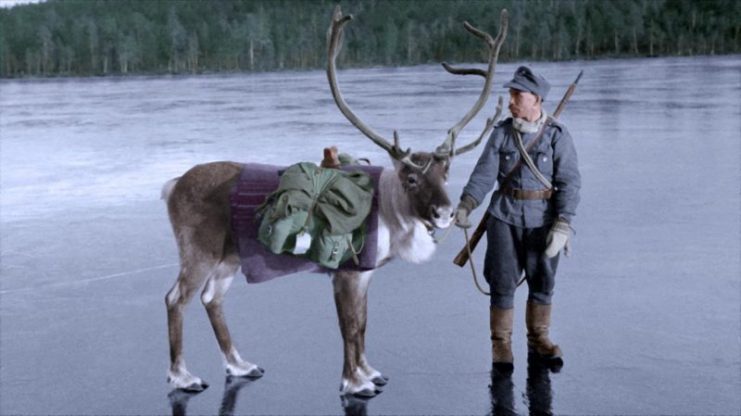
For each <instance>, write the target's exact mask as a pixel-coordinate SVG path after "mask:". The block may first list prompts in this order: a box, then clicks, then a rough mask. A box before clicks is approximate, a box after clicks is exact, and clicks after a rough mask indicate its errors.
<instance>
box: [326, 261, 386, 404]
mask: <svg viewBox="0 0 741 416" xmlns="http://www.w3.org/2000/svg"><path fill="white" fill-rule="evenodd" d="M369 281H370V273H369V272H366V273H358V272H345V271H340V272H337V273H335V275H334V277H333V279H332V285H333V286H334V300H335V305H336V306H337V317H338V319H339V323H340V332H341V333H342V341H343V344H344V362H343V366H342V383H341V384H340V391H341V392H342V394H354V395H356V396H363V397H373V396H375V395H376V393H377V390H376V385H375V384H374V383H373V381H372V379H371V377H369V374H367V373H366V368H367V369H370V370H371V371H373V372H375V373H378V372H377V371H375V370H372V369H371V368H370V366H368V365H367V364H366V363H365V357H364V354H363V351H364V345H363V338H364V334H363V333H364V332H365V316H366V313H367V297H366V294H367V291H368V282H369ZM378 375H380V373H378Z"/></svg>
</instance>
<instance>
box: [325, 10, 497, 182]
mask: <svg viewBox="0 0 741 416" xmlns="http://www.w3.org/2000/svg"><path fill="white" fill-rule="evenodd" d="M352 18H353V17H352V15H344V16H343V14H342V10H341V9H340V6H339V5H337V6H336V7H335V9H334V12H333V14H332V22H331V24H330V26H329V30H328V31H327V57H328V61H329V62H328V65H327V79H328V80H329V87H330V90H331V91H332V97H333V98H334V101H335V103H336V104H337V107H339V109H340V112H342V114H343V115H344V116H345V117H346V118H347V119H348V120H349V121H350V123H352V124H353V125H354V126H355V127H357V128H358V130H360V131H361V133H363V134H364V135H365V136H366V137H368V138H369V139H371V141H373V143H375V144H377V145H378V146H380V147H381V148H383V149H384V150H386V152H388V153H389V155H391V157H392V158H394V159H396V160H398V161H400V162H401V163H403V164H404V165H406V166H409V167H411V168H414V169H419V170H422V171H426V170H427V168H428V167H429V166H430V164H431V163H432V158H430V159H429V160H428V162H427V163H426V164H425V165H418V164H416V163H415V162H414V161H412V158H411V149H409V148H407V149H406V150H402V148H401V146H400V144H399V134H398V132H397V131H396V130H394V132H393V137H394V142H393V144H391V143H389V141H388V140H386V139H385V138H384V137H383V136H381V135H380V134H378V133H376V132H375V131H374V130H373V129H372V128H370V127H369V126H367V125H366V124H365V123H363V121H362V120H360V118H359V117H358V116H357V115H356V114H355V113H354V112H353V111H352V109H351V108H350V106H349V105H348V104H347V102H346V101H345V99H344V98H343V97H342V93H341V92H340V88H339V86H338V85H337V67H336V60H337V55H338V54H339V52H340V50H341V49H342V38H343V33H344V32H343V29H344V26H345V25H346V24H347V23H348V22H349V21H350V20H352ZM507 25H508V14H507V10H506V9H504V10H502V13H501V15H500V24H499V33H498V34H497V37H496V39H492V37H491V35H489V34H488V33H486V32H483V31H481V30H479V29H477V28H475V27H474V26H473V25H471V24H469V23H468V22H464V23H463V26H464V27H465V28H466V30H468V31H469V32H470V33H471V34H473V35H474V36H476V37H478V38H480V39H482V40H484V41H485V42H486V44H487V45H488V47H489V65H488V67H487V70H486V71H483V70H481V69H475V68H455V67H453V66H451V65H449V64H447V63H445V62H443V67H444V68H445V69H446V70H447V71H448V72H450V73H451V74H456V75H470V74H473V75H480V76H482V77H484V78H485V81H484V87H483V90H482V91H481V94H480V95H479V98H478V100H476V103H475V104H474V105H473V107H472V108H471V109H470V110H468V112H467V113H466V115H464V116H463V118H462V119H461V120H460V121H459V122H458V123H456V124H455V125H454V126H453V127H451V128H450V130H448V135H447V138H446V139H445V141H444V142H443V144H442V145H440V146H438V147H437V149H436V150H435V154H436V155H437V156H438V157H453V156H455V155H459V154H461V153H463V152H466V151H468V150H471V149H473V148H474V147H476V145H477V144H479V143H480V142H481V140H482V138H483V136H484V135H485V134H486V132H487V131H488V130H490V129H491V127H492V126H493V125H494V123H495V122H496V120H497V119H498V118H499V115H500V114H501V100H500V106H499V107H498V108H499V110H498V111H497V114H496V115H495V116H494V117H493V118H491V119H488V120H487V124H486V128H485V129H484V132H482V133H481V135H480V137H479V138H478V139H477V140H476V141H474V142H473V143H470V144H469V145H466V146H464V147H462V148H460V149H458V150H456V149H455V140H456V138H457V137H458V133H459V132H460V131H461V130H462V129H463V128H464V127H465V126H466V125H467V124H468V123H469V122H470V121H471V119H473V118H474V117H475V116H476V114H478V112H479V111H481V108H483V106H484V104H486V101H487V100H488V99H489V94H490V93H491V84H492V79H493V77H494V69H495V68H496V63H497V59H498V57H499V50H500V49H501V47H502V43H503V42H504V38H505V37H506V33H507Z"/></svg>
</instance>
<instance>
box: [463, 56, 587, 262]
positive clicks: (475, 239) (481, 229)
mask: <svg viewBox="0 0 741 416" xmlns="http://www.w3.org/2000/svg"><path fill="white" fill-rule="evenodd" d="M583 73H584V71H579V75H577V76H576V80H574V82H573V83H572V84H571V85H569V88H568V89H567V90H566V94H564V96H563V98H561V101H559V103H558V105H557V106H556V111H554V112H553V116H552V117H553V118H554V119H557V118H558V116H560V115H561V112H563V109H564V108H565V107H566V103H568V102H569V100H570V99H571V96H572V95H573V94H574V90H576V84H578V83H579V80H580V79H581V76H582V74H583ZM517 167H519V166H517ZM517 167H516V168H517ZM516 168H515V169H516ZM489 215H490V214H489V211H485V212H484V216H483V218H481V222H479V225H478V226H477V227H476V230H475V231H474V232H473V235H471V240H469V241H468V242H467V244H466V245H465V246H463V248H462V249H461V251H460V252H458V255H457V256H455V259H453V263H454V264H456V265H458V266H460V267H463V266H465V265H466V262H468V253H469V252H471V253H472V252H473V250H474V249H476V245H478V243H479V241H480V240H481V237H483V236H484V233H485V232H486V223H487V222H488V221H489ZM469 247H470V249H469ZM469 250H470V251H469Z"/></svg>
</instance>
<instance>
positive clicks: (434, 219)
mask: <svg viewBox="0 0 741 416" xmlns="http://www.w3.org/2000/svg"><path fill="white" fill-rule="evenodd" d="M351 19H352V15H346V16H343V15H342V11H341V10H340V7H339V6H337V7H336V8H335V11H334V13H333V16H332V22H331V25H330V27H329V31H328V34H327V38H328V60H329V63H328V68H327V78H328V80H329V85H330V89H331V91H332V96H333V97H334V100H335V102H336V104H337V106H338V107H339V109H340V111H341V112H342V114H344V115H345V117H346V118H347V119H348V120H349V121H350V122H351V123H352V124H353V125H355V127H357V128H358V129H359V130H360V131H361V132H362V133H363V134H364V135H365V136H367V137H368V138H370V139H371V140H372V141H373V142H374V143H376V144H377V145H379V146H380V147H382V148H383V149H384V150H386V151H387V152H388V154H389V155H390V157H391V159H392V161H393V166H394V167H393V168H384V169H383V171H382V172H381V177H380V180H379V192H378V194H379V203H378V205H379V214H378V215H379V221H378V223H379V230H378V251H377V252H378V257H377V258H378V262H377V264H376V267H380V266H381V265H383V264H385V263H386V262H388V261H389V260H391V259H393V258H396V257H398V258H401V259H403V260H407V261H410V262H412V263H420V262H423V261H425V260H427V259H429V258H430V257H431V256H432V255H433V253H434V251H435V241H434V238H433V236H432V231H433V230H434V229H435V228H446V227H448V226H450V225H451V223H452V221H453V215H454V210H453V206H452V204H451V202H450V199H449V198H448V195H447V192H446V189H445V184H446V180H447V176H448V170H449V168H450V162H451V160H452V158H453V157H454V156H457V155H460V154H461V153H464V152H466V151H469V150H471V149H473V148H474V147H475V146H476V145H477V144H478V143H479V142H481V140H482V138H483V137H484V136H486V134H487V133H488V131H489V130H490V129H491V127H492V126H493V125H494V122H495V121H496V119H497V118H498V117H499V115H500V113H501V99H500V103H499V107H498V109H497V112H496V115H495V116H494V117H492V118H490V119H488V120H487V122H486V126H485V128H484V131H483V132H482V133H481V135H480V136H479V137H478V139H477V140H475V141H474V142H472V143H469V144H468V145H466V146H463V147H460V148H457V149H456V148H455V141H456V137H457V135H458V133H459V132H460V131H461V129H463V128H464V127H465V126H466V125H467V124H468V123H469V122H470V121H471V119H472V118H473V117H474V116H475V115H476V114H477V113H478V112H479V111H480V110H481V108H482V107H483V106H484V104H485V103H486V101H487V99H488V96H489V94H490V90H491V84H492V79H493V75H494V69H495V66H496V62H497V57H498V55H499V50H500V48H501V45H502V42H503V41H504V38H505V33H506V28H507V12H506V10H503V11H502V13H501V17H500V28H499V33H498V35H497V37H496V39H492V37H491V36H490V35H489V34H487V33H484V32H482V31H480V30H478V29H476V28H475V27H473V26H471V25H470V24H468V23H467V22H466V23H464V26H465V28H466V30H468V31H469V32H470V33H471V34H473V35H475V36H476V37H478V38H480V39H482V40H483V41H485V42H486V44H487V46H488V49H489V59H488V67H487V69H486V71H484V70H480V69H475V68H456V67H453V66H450V65H448V64H447V63H443V66H444V67H445V69H446V70H447V71H448V72H450V73H452V74H459V75H466V74H475V75H480V76H482V77H484V79H485V81H484V87H483V90H482V91H481V94H480V96H479V97H478V100H477V101H476V103H475V104H474V106H473V107H472V108H471V109H470V110H469V111H468V112H467V113H466V114H465V116H464V117H463V118H462V119H461V120H460V121H459V122H458V123H457V124H455V125H454V126H453V127H452V128H451V129H450V130H449V131H448V134H447V137H446V139H445V140H444V142H443V144H442V145H441V146H438V147H437V149H436V150H435V151H434V152H414V153H412V152H411V150H410V149H407V150H402V149H401V148H400V146H399V136H398V134H397V132H396V131H394V142H393V144H391V143H389V141H387V140H386V139H384V138H383V137H381V136H380V135H379V134H378V133H376V132H375V131H373V130H372V129H371V128H370V127H368V126H366V125H365V124H364V123H363V122H362V121H361V120H360V119H359V118H358V117H357V116H356V115H355V113H353V111H352V110H351V109H350V107H349V106H348V105H347V103H346V102H345V100H344V98H343V97H342V94H341V93H340V90H339V87H338V86H337V74H336V64H335V60H336V58H337V55H338V53H339V51H340V49H341V47H342V46H341V45H342V37H343V27H344V25H345V24H347V23H348V22H349V21H350V20H351ZM242 166H243V165H242V164H239V163H235V162H214V163H207V164H202V165H197V166H195V167H193V168H191V169H190V170H189V171H187V172H186V173H185V174H184V175H183V176H182V177H179V178H176V179H173V180H171V181H169V182H168V183H166V184H165V186H164V188H163V192H162V193H163V199H165V200H166V202H167V208H168V214H169V217H170V222H171V223H172V228H173V231H174V234H175V238H176V240H177V245H178V251H179V255H180V273H179V275H178V277H177V280H176V281H175V284H174V285H173V287H172V289H170V291H169V292H168V293H167V296H166V297H165V303H166V305H167V324H168V332H169V342H170V368H169V372H168V376H169V377H168V381H169V383H170V384H171V385H172V386H173V387H174V388H177V389H182V390H187V391H201V390H204V389H205V388H206V387H208V385H207V384H206V383H205V382H204V381H202V380H201V379H200V378H199V377H196V376H194V375H192V374H190V373H189V372H188V370H187V369H186V365H185V361H184V358H183V309H184V308H185V306H186V304H187V303H188V302H189V301H190V300H191V298H192V297H193V295H194V294H195V292H196V291H197V290H198V289H199V288H201V287H203V290H202V292H201V302H202V303H203V305H204V306H205V308H206V312H207V314H208V317H209V320H210V321H211V325H212V326H213V330H214V333H215V335H216V340H217V342H218V344H219V347H220V349H221V352H222V354H223V361H224V366H225V367H226V373H227V374H228V375H230V376H237V377H249V378H259V377H261V376H262V375H263V372H264V370H263V369H262V368H260V367H258V366H257V365H256V364H253V363H251V362H249V361H246V360H244V359H242V357H241V356H240V354H239V352H238V351H237V348H236V347H235V345H234V343H233V342H232V338H231V336H230V334H229V330H228V328H227V325H226V322H225V320H224V314H223V311H222V302H223V300H224V296H225V294H226V292H227V290H228V289H229V287H230V285H231V283H232V280H233V279H234V276H235V275H236V274H237V272H238V271H239V269H240V267H241V266H240V261H239V256H238V253H237V250H236V248H235V244H234V242H233V241H232V236H231V231H230V223H229V221H230V220H229V218H230V217H229V209H230V206H229V192H230V189H231V188H232V187H233V186H234V184H235V182H236V180H237V178H238V177H239V174H240V171H241V169H242ZM371 274H372V271H365V272H350V271H342V270H338V271H336V272H335V273H333V275H332V285H333V287H334V299H335V304H336V306H337V316H338V318H339V325H340V332H341V334H342V340H343V343H344V363H343V368H342V381H341V385H340V391H341V393H342V394H352V395H357V396H364V397H372V396H374V395H375V394H377V393H378V391H379V390H378V386H382V385H384V384H386V381H387V378H386V377H384V376H383V375H382V374H381V372H379V371H378V370H376V369H374V368H373V367H371V366H370V364H368V361H367V359H366V357H365V328H366V321H367V291H368V285H369V283H370V280H371Z"/></svg>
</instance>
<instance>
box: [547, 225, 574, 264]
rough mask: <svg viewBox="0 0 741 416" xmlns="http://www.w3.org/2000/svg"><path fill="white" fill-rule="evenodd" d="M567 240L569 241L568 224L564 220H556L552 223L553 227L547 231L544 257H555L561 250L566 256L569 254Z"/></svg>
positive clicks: (569, 228) (569, 249) (569, 230)
mask: <svg viewBox="0 0 741 416" xmlns="http://www.w3.org/2000/svg"><path fill="white" fill-rule="evenodd" d="M569 240H571V227H570V226H569V223H568V222H566V221H565V220H564V219H561V218H559V219H557V220H556V222H554V223H553V226H551V230H550V231H548V236H546V239H545V242H546V245H547V246H546V249H545V255H546V257H548V258H552V257H556V255H558V253H559V252H560V251H561V250H563V251H564V254H566V255H567V256H568V255H569V254H570V252H571V247H570V245H569Z"/></svg>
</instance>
